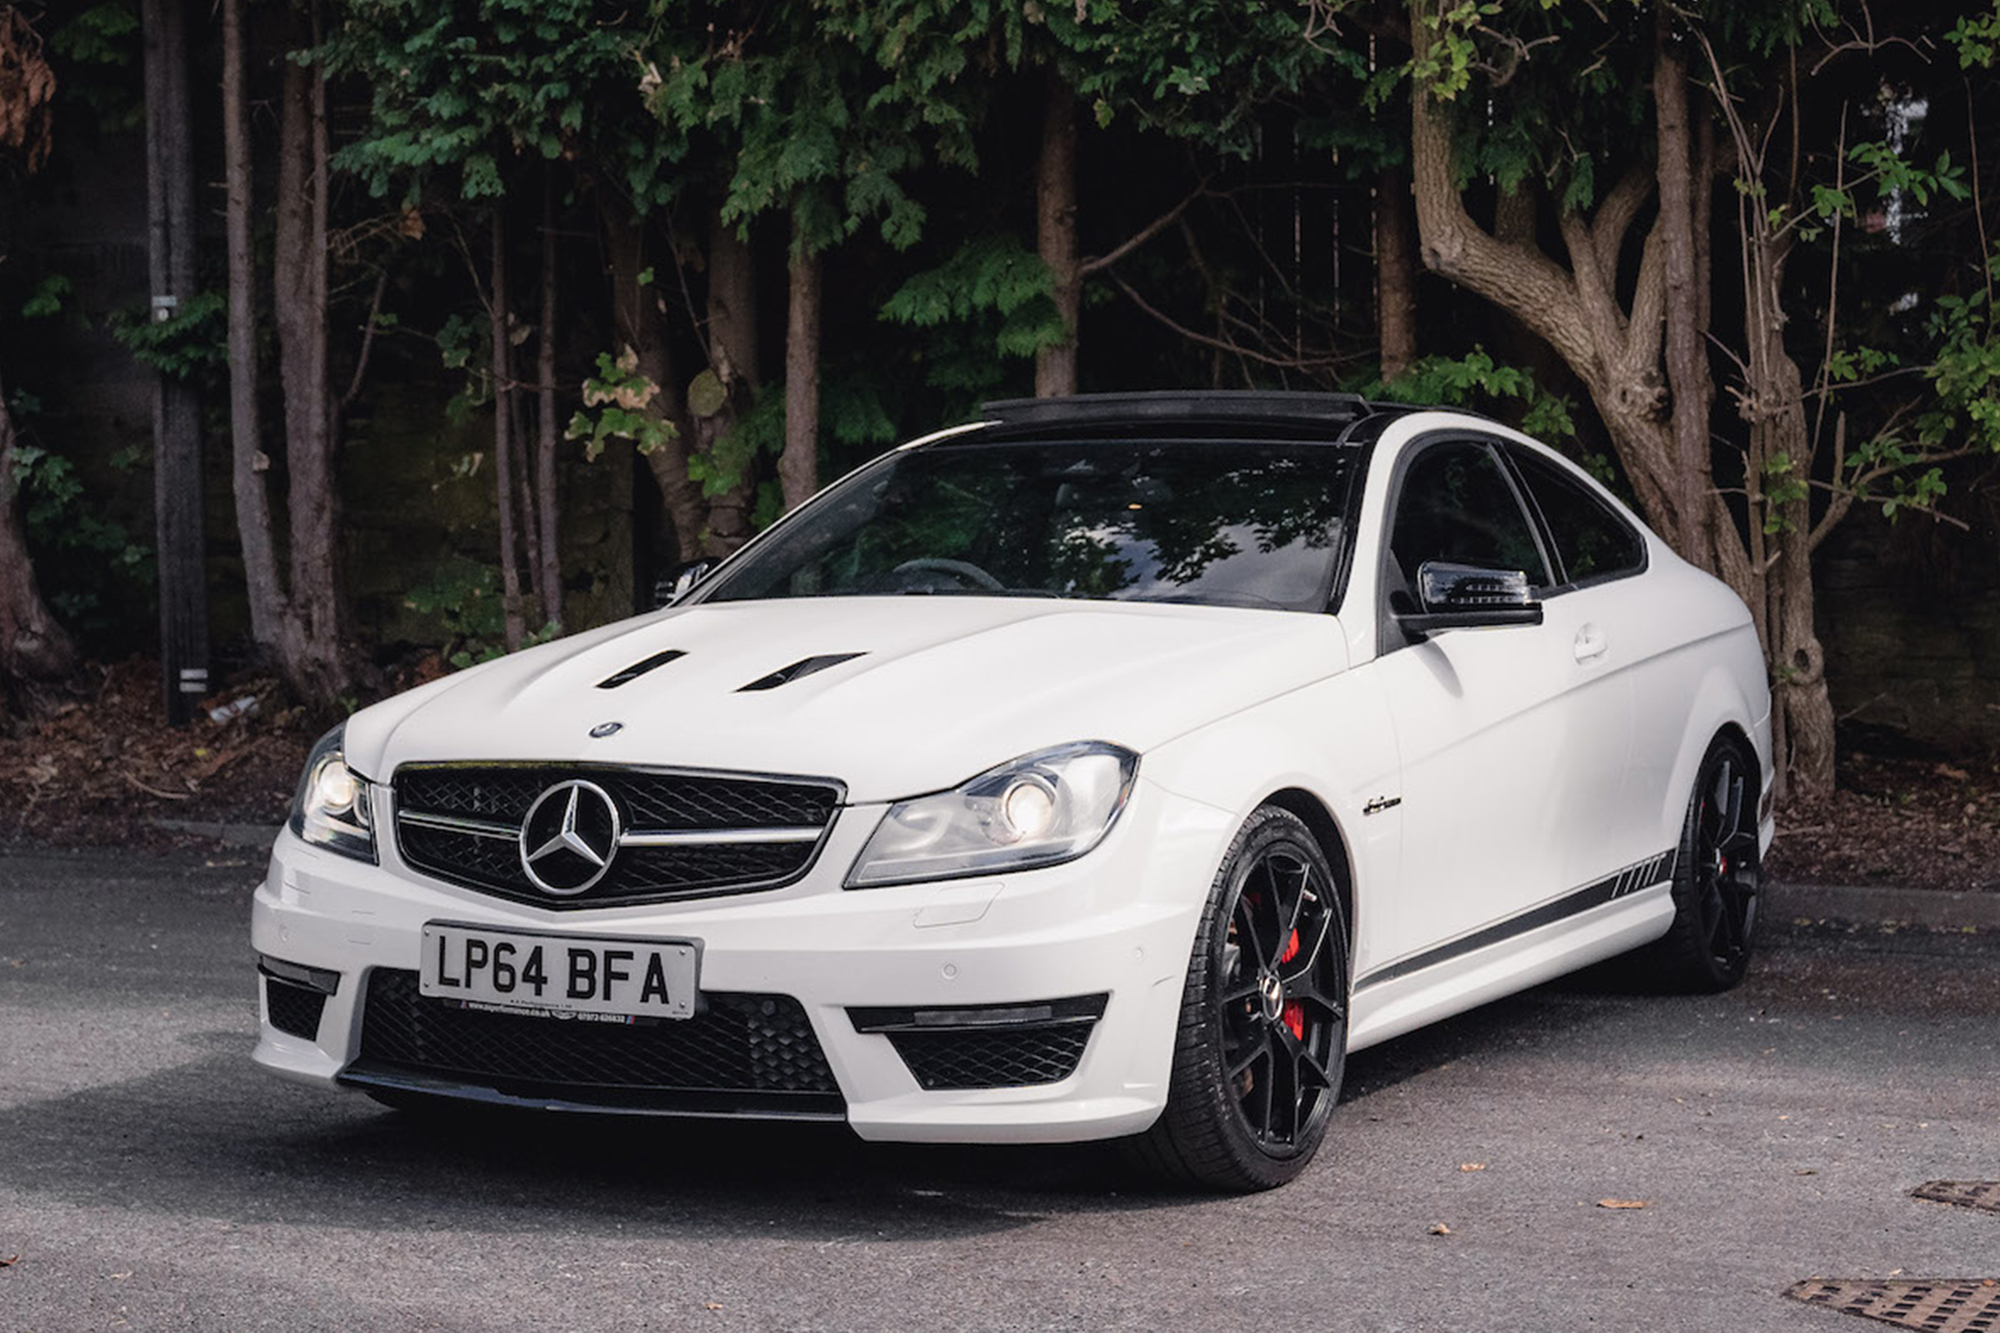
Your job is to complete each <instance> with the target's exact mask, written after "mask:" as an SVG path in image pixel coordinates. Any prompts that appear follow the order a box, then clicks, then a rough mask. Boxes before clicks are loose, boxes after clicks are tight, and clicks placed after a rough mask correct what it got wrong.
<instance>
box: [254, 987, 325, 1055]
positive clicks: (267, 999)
mask: <svg viewBox="0 0 2000 1333" xmlns="http://www.w3.org/2000/svg"><path fill="white" fill-rule="evenodd" d="M264 1007H265V1009H266V1010H267V1011H268V1012H269V1013H270V1015H271V1026H272V1027H274V1028H276V1029H278V1031H280V1032H284V1033H288V1034H289V1035H291V1036H294V1037H304V1038H305V1039H306V1040H307V1041H311V1040H312V1039H313V1038H315V1037H317V1036H319V1016H320V1011H321V1010H323V1009H325V1008H326V996H324V995H322V994H320V993H319V992H318V991H316V990H309V989H308V988H306V987H304V986H294V985H293V984H292V983H290V982H289V981H280V980H278V979H277V978H276V977H265V978H264Z"/></svg>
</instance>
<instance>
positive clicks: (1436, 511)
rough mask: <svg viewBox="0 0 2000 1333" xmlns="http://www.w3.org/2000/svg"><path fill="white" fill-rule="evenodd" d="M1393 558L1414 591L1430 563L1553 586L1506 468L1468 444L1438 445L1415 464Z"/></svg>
mask: <svg viewBox="0 0 2000 1333" xmlns="http://www.w3.org/2000/svg"><path fill="white" fill-rule="evenodd" d="M1389 550H1390V553H1391V554H1392V555H1394V556H1395V558H1396V563H1397V564H1399V565H1400V566H1401V567H1402V568H1401V570H1400V571H1399V572H1400V573H1401V575H1402V578H1403V579H1404V580H1406V581H1408V582H1411V583H1414V582H1415V580H1416V577H1417V569H1418V567H1419V566H1421V565H1422V564H1423V563H1424V562H1425V561H1426V560H1442V561H1449V562H1451V563H1452V564H1458V565H1478V566H1480V567H1482V568H1485V569H1519V570H1524V571H1526V573H1527V575H1528V582H1529V583H1530V584H1533V585H1534V586H1535V587H1538V588H1539V587H1546V586H1548V584H1549V583H1550V581H1551V580H1550V577H1549V569H1548V565H1547V563H1546V562H1545V561H1544V560H1543V558H1542V548H1541V544H1540V543H1539V542H1537V541H1536V539H1535V530H1534V528H1533V526H1532V525H1531V524H1530V523H1529V522H1528V515H1527V513H1526V512H1525V511H1524V510H1522V508H1521V504H1520V501H1519V500H1517V499H1516V498H1515V496H1514V486H1513V483H1512V482H1510V481H1509V480H1508V479H1507V474H1506V472H1505V471H1504V470H1503V469H1502V467H1501V465H1500V460H1499V459H1498V458H1497V457H1495V456H1494V454H1493V451H1492V450H1491V449H1489V448H1488V447H1487V446H1485V445H1483V444H1478V443H1474V442H1473V441H1470V440H1454V441H1451V442H1449V443H1445V444H1437V445H1432V446H1430V447H1429V448H1427V449H1425V450H1424V452H1423V453H1421V454H1419V455H1418V456H1417V458H1416V460H1415V461H1414V462H1413V463H1411V465H1410V467H1409V470H1408V471H1406V472H1405V473H1404V474H1403V489H1402V493H1401V494H1400V495H1399V496H1398V497H1397V500H1396V521H1395V525H1394V527H1393V528H1392V529H1391V535H1390V538H1389ZM1392 581H1393V580H1392Z"/></svg>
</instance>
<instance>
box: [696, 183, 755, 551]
mask: <svg viewBox="0 0 2000 1333" xmlns="http://www.w3.org/2000/svg"><path fill="white" fill-rule="evenodd" d="M757 346H758V341H757V263H756V257H755V255H753V254H752V253H751V249H750V243H749V241H748V240H746V239H745V238H744V237H742V236H741V235H739V234H738V233H737V230H736V228H735V227H734V226H732V225H730V224H729V223H727V222H724V221H723V220H722V212H721V210H720V209H719V208H718V209H717V210H716V211H715V213H713V214H712V215H711V216H710V219H709V228H708V359H709V370H710V371H711V372H712V373H713V374H714V376H715V378H716V380H717V382H718V388H719V391H718V392H717V393H716V394H714V395H713V396H712V397H713V402H712V403H700V404H696V413H697V414H696V418H695V442H696V446H697V447H698V448H699V449H700V450H701V452H703V453H713V452H714V451H715V448H716V446H717V445H718V444H720V443H721V442H722V441H723V440H725V439H726V438H727V437H728V436H729V434H730V432H732V431H734V430H735V429H736V426H737V423H738V422H739V421H740V420H741V419H742V414H743V410H744V409H745V408H746V407H748V406H749V403H750V398H751V396H752V395H753V394H755V392H756V390H757V386H758V385H759V383H761V382H762V375H761V374H760V373H759V370H758V365H757ZM709 406H713V407H714V408H715V410H714V411H708V410H706V408H707V407H709ZM754 463H755V460H754V459H745V460H743V461H742V467H743V475H742V476H740V477H739V478H737V479H736V481H735V482H734V484H732V485H730V486H729V487H728V488H727V489H726V490H724V491H723V492H722V493H721V494H719V495H710V496H709V497H708V528H707V532H706V534H705V536H704V540H703V547H704V549H705V550H706V551H707V553H708V554H710V555H727V554H728V553H729V552H731V551H734V550H735V549H736V548H737V547H739V546H741V545H743V543H745V542H747V541H749V540H750V536H751V521H750V515H751V509H752V507H753V506H754V504H755V501H756V494H757V480H756V477H755V475H754V473H753V472H752V471H751V468H752V466H753V465H754Z"/></svg>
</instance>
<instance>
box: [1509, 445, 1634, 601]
mask: <svg viewBox="0 0 2000 1333" xmlns="http://www.w3.org/2000/svg"><path fill="white" fill-rule="evenodd" d="M1512 452H1513V456H1514V462H1515V463H1516V464H1517V465H1518V466H1519V467H1520V469H1521V475H1522V478H1523V480H1524V481H1525V482H1526V483H1527V487H1528V493H1529V494H1530V495H1532V496H1534V498H1535V504H1536V505H1537V506H1538V507H1539V508H1540V509H1541V511H1542V519H1543V521H1544V522H1546V523H1547V524H1548V529H1549V536H1550V538H1551V539H1552V540H1553V541H1554V542H1555V548H1556V558H1557V559H1558V560H1560V561H1562V565H1563V577H1564V580H1565V582H1568V583H1595V582H1599V581H1602V580H1604V579H1615V578H1618V577H1620V576H1621V575H1625V574H1636V573H1638V572H1639V571H1640V570H1641V569H1644V568H1645V567H1646V543H1645V539H1644V538H1642V537H1640V536H1639V534H1638V533H1637V532H1635V531H1633V529H1632V526H1631V525H1630V524H1628V523H1627V522H1625V520H1624V519H1622V518H1620V517H1618V515H1617V514H1615V513H1613V512H1612V510H1611V507H1610V506H1609V505H1607V504H1605V503H1604V501H1602V500H1600V499H1598V498H1597V496H1596V495H1594V494H1592V493H1591V490H1590V488H1589V487H1588V486H1586V485H1584V484H1583V482H1582V481H1581V480H1579V479H1578V478H1576V477H1573V476H1571V475H1570V474H1569V472H1568V470H1567V469H1565V468H1563V467H1562V466H1560V465H1559V464H1556V463H1552V462H1550V461H1549V460H1548V459H1546V458H1543V457H1541V456H1539V455H1537V454H1534V453H1530V452H1529V451H1528V450H1526V449H1516V450H1514V451H1512Z"/></svg>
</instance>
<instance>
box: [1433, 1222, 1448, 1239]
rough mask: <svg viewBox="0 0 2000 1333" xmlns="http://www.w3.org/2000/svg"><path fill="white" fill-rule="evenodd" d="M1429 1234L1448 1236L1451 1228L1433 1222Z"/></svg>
mask: <svg viewBox="0 0 2000 1333" xmlns="http://www.w3.org/2000/svg"><path fill="white" fill-rule="evenodd" d="M1431 1234H1432V1235H1433V1236H1449V1235H1450V1234H1451V1228H1450V1227H1448V1226H1446V1225H1445V1224H1444V1223H1442V1222H1433V1223H1431Z"/></svg>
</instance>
